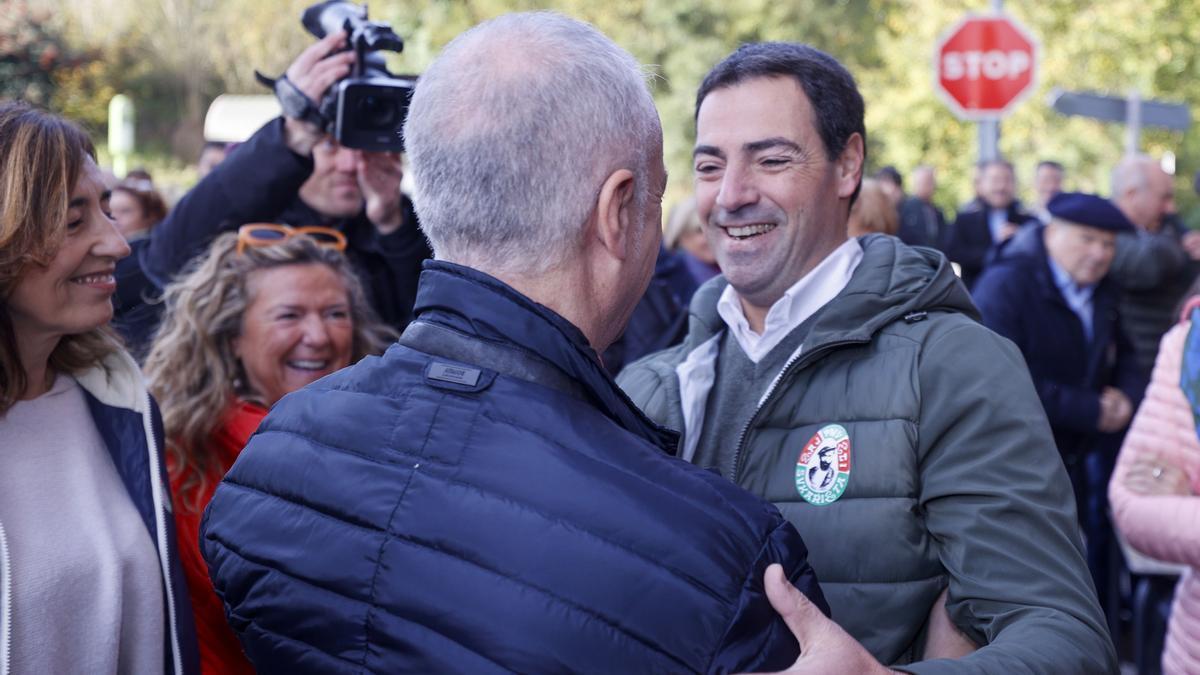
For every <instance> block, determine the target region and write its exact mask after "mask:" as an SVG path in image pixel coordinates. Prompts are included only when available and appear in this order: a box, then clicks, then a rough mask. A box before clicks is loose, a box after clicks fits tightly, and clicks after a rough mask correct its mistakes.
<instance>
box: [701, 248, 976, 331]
mask: <svg viewBox="0 0 1200 675" xmlns="http://www.w3.org/2000/svg"><path fill="white" fill-rule="evenodd" d="M858 241H859V244H860V245H861V246H862V249H863V258H862V261H861V262H860V263H859V264H858V267H857V268H856V269H855V271H854V274H853V275H852V276H851V278H850V282H849V283H848V284H847V285H846V287H845V288H844V289H842V292H841V293H839V294H838V295H837V296H836V297H835V298H834V299H833V300H832V301H830V302H829V303H828V304H827V306H826V307H825V308H824V311H823V312H822V313H821V316H820V317H819V318H818V319H817V320H816V322H815V323H814V325H813V327H812V330H811V331H810V332H809V335H808V338H807V339H806V341H805V346H804V351H805V352H806V353H812V352H815V351H820V350H822V349H823V348H825V347H828V346H832V345H836V344H842V343H847V342H850V343H853V342H869V341H870V340H871V339H872V337H873V336H874V335H875V334H876V333H878V332H879V331H880V330H882V329H883V328H884V327H885V326H887V325H888V324H891V323H892V322H894V321H896V320H898V319H901V318H904V317H905V316H909V315H912V314H914V313H919V312H929V311H950V312H959V313H962V314H966V315H967V316H969V317H971V318H973V319H975V320H979V311H978V310H977V309H976V308H975V305H974V303H972V302H971V298H970V296H969V295H968V294H967V291H966V288H965V287H963V285H962V283H961V282H959V281H958V279H957V277H956V276H955V275H954V272H953V270H952V269H951V267H950V264H949V262H948V261H947V260H946V258H945V256H943V255H942V254H941V253H938V252H936V251H934V250H932V249H926V248H920V247H910V246H907V245H905V244H903V243H901V242H900V240H899V239H896V238H895V237H889V236H886V235H866V236H863V237H859V240H858ZM728 284H729V282H727V281H726V280H725V278H724V277H723V276H719V277H716V278H714V279H712V280H710V281H708V282H707V283H705V284H704V285H703V286H701V287H700V290H698V291H696V295H695V297H694V298H693V299H692V305H691V308H690V314H691V316H690V317H689V320H690V322H691V323H690V326H689V331H688V338H687V340H686V342H685V344H686V345H687V347H686V349H687V350H688V351H691V350H693V349H695V348H697V347H699V346H701V345H702V344H704V343H705V342H706V341H707V340H708V339H710V338H711V337H712V336H713V335H715V334H717V333H718V332H720V331H721V330H723V329H724V327H725V325H724V322H723V321H722V320H721V317H720V315H719V314H718V313H717V302H718V299H719V298H720V296H721V293H722V292H724V290H725V287H726V286H728Z"/></svg>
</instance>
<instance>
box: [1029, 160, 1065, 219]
mask: <svg viewBox="0 0 1200 675" xmlns="http://www.w3.org/2000/svg"><path fill="white" fill-rule="evenodd" d="M1065 171H1066V170H1065V169H1063V165H1062V164H1059V163H1058V162H1055V161H1051V160H1048V159H1043V160H1042V161H1040V162H1038V163H1037V168H1035V169H1034V170H1033V195H1034V199H1035V200H1036V201H1035V202H1034V205H1033V212H1034V215H1036V216H1037V217H1038V220H1040V221H1042V222H1043V223H1048V222H1050V212H1049V211H1047V210H1046V205H1047V204H1049V203H1050V200H1051V199H1053V198H1054V195H1056V194H1058V193H1060V192H1062V187H1063V174H1064V173H1065Z"/></svg>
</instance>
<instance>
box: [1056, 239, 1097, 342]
mask: <svg viewBox="0 0 1200 675" xmlns="http://www.w3.org/2000/svg"><path fill="white" fill-rule="evenodd" d="M1046 262H1048V263H1050V273H1051V274H1052V275H1053V276H1054V285H1055V286H1058V292H1059V293H1060V294H1062V297H1063V300H1066V301H1067V307H1070V308H1071V311H1072V312H1075V315H1076V316H1078V317H1079V321H1080V322H1081V323H1082V324H1083V335H1084V337H1086V338H1087V341H1088V342H1091V341H1092V294H1093V293H1095V291H1096V284H1089V285H1087V286H1080V285H1079V284H1077V283H1075V280H1074V279H1072V278H1071V275H1070V274H1068V273H1067V271H1066V270H1064V269H1063V268H1061V267H1059V265H1058V263H1056V262H1054V258H1052V257H1050V256H1046Z"/></svg>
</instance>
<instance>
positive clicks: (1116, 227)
mask: <svg viewBox="0 0 1200 675" xmlns="http://www.w3.org/2000/svg"><path fill="white" fill-rule="evenodd" d="M1046 210H1047V211H1049V212H1050V215H1052V216H1054V217H1055V218H1057V219H1059V220H1065V221H1067V222H1068V223H1074V224H1076V225H1083V226H1084V227H1094V228H1096V229H1098V230H1108V231H1109V232H1132V231H1133V229H1134V228H1133V223H1131V222H1129V219H1128V218H1126V217H1125V214H1123V213H1121V210H1120V209H1118V208H1117V207H1116V206H1115V205H1113V203H1112V202H1110V201H1108V200H1107V199H1105V198H1104V197H1098V196H1096V195H1089V194H1086V193H1083V192H1060V193H1058V194H1056V195H1054V196H1053V197H1051V198H1050V203H1049V204H1046Z"/></svg>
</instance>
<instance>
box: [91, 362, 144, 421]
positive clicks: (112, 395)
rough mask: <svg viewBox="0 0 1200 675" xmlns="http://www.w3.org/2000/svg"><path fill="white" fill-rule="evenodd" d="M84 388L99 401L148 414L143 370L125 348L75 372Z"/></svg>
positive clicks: (113, 406) (110, 405)
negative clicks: (98, 362)
mask: <svg viewBox="0 0 1200 675" xmlns="http://www.w3.org/2000/svg"><path fill="white" fill-rule="evenodd" d="M75 380H76V381H77V382H78V383H79V386H80V387H82V388H83V390H84V391H86V392H87V393H89V394H91V395H92V397H93V398H95V399H96V400H97V401H99V402H100V403H103V404H104V405H106V406H109V407H112V408H124V409H126V410H131V411H133V412H136V413H139V414H141V413H148V412H149V410H148V409H147V408H146V406H147V405H149V398H148V397H147V395H146V383H145V379H144V378H143V377H142V371H141V370H140V369H139V368H138V365H137V363H135V362H134V360H133V357H131V356H130V355H129V354H128V353H127V352H126V351H125V350H123V349H119V350H117V351H115V352H113V353H111V354H109V355H108V356H106V357H105V358H104V360H103V361H102V362H101V363H100V364H99V365H97V366H93V367H92V368H90V369H88V370H86V371H84V372H82V373H76V374H75Z"/></svg>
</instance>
